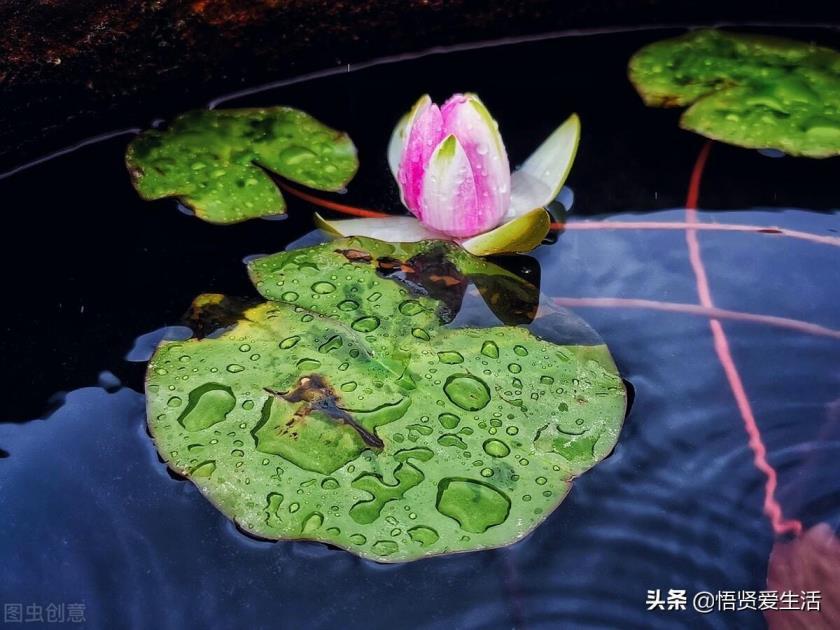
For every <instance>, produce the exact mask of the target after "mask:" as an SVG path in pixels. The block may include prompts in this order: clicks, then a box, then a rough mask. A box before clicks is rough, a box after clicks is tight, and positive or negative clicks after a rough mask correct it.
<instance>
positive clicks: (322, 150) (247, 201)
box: [126, 107, 359, 223]
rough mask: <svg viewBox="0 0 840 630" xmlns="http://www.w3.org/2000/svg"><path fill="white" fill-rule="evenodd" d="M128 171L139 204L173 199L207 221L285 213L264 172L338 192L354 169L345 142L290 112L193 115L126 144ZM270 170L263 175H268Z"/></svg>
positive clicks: (350, 148) (352, 155)
mask: <svg viewBox="0 0 840 630" xmlns="http://www.w3.org/2000/svg"><path fill="white" fill-rule="evenodd" d="M126 165H127V166H128V170H129V172H130V173H131V177H132V182H133V183H134V186H135V188H136V189H137V192H139V193H140V196H142V197H143V198H144V199H160V198H163V197H178V198H179V199H180V200H181V201H182V202H183V203H184V204H185V205H187V206H188V207H190V208H192V209H193V210H194V211H195V213H196V216H198V217H199V218H201V219H204V220H205V221H209V222H211V223H237V222H240V221H245V220H247V219H253V218H256V217H264V216H272V215H280V214H284V213H285V211H286V204H285V201H284V200H283V196H282V194H281V193H280V191H279V190H278V189H277V186H276V185H275V184H274V182H273V181H272V180H271V177H270V176H269V174H268V172H271V173H276V174H277V175H280V176H282V177H285V178H287V179H290V180H292V181H294V182H298V183H300V184H304V185H306V186H309V187H310V188H315V189H317V190H331V191H334V190H340V189H342V188H343V187H344V186H345V184H347V182H349V181H350V179H352V177H353V175H355V173H356V170H357V169H358V165H359V163H358V159H357V158H356V147H355V146H354V145H353V142H352V141H351V140H350V138H349V137H348V136H347V135H346V134H344V133H341V132H338V131H335V130H334V129H330V128H329V127H327V126H326V125H324V124H322V123H320V122H318V121H317V120H315V119H314V118H313V117H311V116H310V115H308V114H306V113H304V112H302V111H299V110H296V109H292V108H290V107H270V108H265V109H231V110H196V111H192V112H187V113H186V114H183V115H181V116H179V117H178V118H176V119H175V120H174V121H173V122H172V124H171V125H170V126H169V127H168V128H167V129H165V130H162V131H161V130H157V129H150V130H148V131H145V132H143V133H142V134H140V135H139V136H138V137H137V138H136V139H135V140H134V141H132V143H131V144H130V145H129V147H128V150H127V152H126ZM267 171H268V172H267Z"/></svg>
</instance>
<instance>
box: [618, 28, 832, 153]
mask: <svg viewBox="0 0 840 630" xmlns="http://www.w3.org/2000/svg"><path fill="white" fill-rule="evenodd" d="M629 74H630V80H631V81H632V82H633V84H634V85H635V86H636V89H637V90H638V91H639V93H640V94H641V96H642V98H643V99H644V101H645V103H647V104H648V105H653V106H660V107H686V106H688V109H687V110H686V111H685V112H684V113H683V115H682V118H681V123H680V124H681V126H682V127H684V128H685V129H689V130H691V131H695V132H697V133H699V134H702V135H704V136H707V137H709V138H714V139H716V140H721V141H723V142H728V143H731V144H735V145H738V146H743V147H750V148H774V149H779V150H781V151H784V152H785V153H789V154H791V155H803V156H808V157H827V156H831V155H838V154H840V53H838V52H837V51H834V50H831V49H829V48H822V47H819V46H814V45H812V44H808V43H805V42H798V41H794V40H789V39H781V38H775V37H765V36H758V35H745V34H738V33H728V32H723V31H717V30H700V31H692V32H690V33H688V34H686V35H683V36H680V37H676V38H673V39H667V40H663V41H659V42H655V43H653V44H650V45H648V46H646V47H644V48H642V49H641V50H640V51H638V52H637V53H636V54H635V55H634V56H633V57H632V59H631V60H630V65H629Z"/></svg>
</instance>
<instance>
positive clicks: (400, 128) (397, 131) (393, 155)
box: [388, 94, 432, 179]
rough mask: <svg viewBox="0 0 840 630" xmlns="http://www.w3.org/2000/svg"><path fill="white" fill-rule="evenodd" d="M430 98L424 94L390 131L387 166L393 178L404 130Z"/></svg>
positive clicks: (403, 142)
mask: <svg viewBox="0 0 840 630" xmlns="http://www.w3.org/2000/svg"><path fill="white" fill-rule="evenodd" d="M431 102H432V99H431V97H430V96H429V95H428V94H424V95H423V96H421V97H420V98H419V99H417V102H416V103H414V105H413V106H412V108H411V109H410V110H409V111H407V112H406V113H405V114H403V117H402V118H400V120H399V122H397V124H396V126H395V127H394V131H392V132H391V140H390V141H389V142H388V166H389V167H390V168H391V174H392V175H393V176H394V179H396V177H397V171H398V170H399V168H400V158H402V151H403V147H404V146H405V132H406V130H407V129H408V128H409V127H410V126H411V123H412V122H413V121H414V117H415V116H416V115H417V112H418V111H420V110H421V109H422V108H423V105H425V104H427V103H431Z"/></svg>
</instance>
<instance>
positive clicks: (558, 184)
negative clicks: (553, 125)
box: [505, 114, 580, 221]
mask: <svg viewBox="0 0 840 630" xmlns="http://www.w3.org/2000/svg"><path fill="white" fill-rule="evenodd" d="M579 141H580V118H578V115H577V114H572V115H571V116H569V117H568V118H567V119H566V121H565V122H564V123H563V124H562V125H560V126H559V127H558V128H557V129H555V130H554V133H552V134H551V135H550V136H549V137H548V138H547V139H546V140H545V142H543V143H542V144H541V145H540V146H539V147H538V148H537V150H536V151H534V152H533V153H532V154H531V157H529V158H528V159H527V160H525V163H524V164H522V167H521V168H520V169H519V170H517V171H516V172H515V173H514V174H513V175H512V176H511V198H510V209H509V210H508V212H507V214H506V215H505V220H506V221H510V220H511V219H513V218H515V217H518V216H520V215H522V214H524V213H525V212H528V211H529V210H533V209H534V208H543V207H545V206H547V205H548V204H549V203H551V202H552V201H553V200H554V198H555V197H557V195H558V194H560V189H561V188H563V183H564V182H565V181H566V177H568V175H569V171H570V170H571V169H572V163H573V162H574V161H575V155H576V154H577V148H578V142H579Z"/></svg>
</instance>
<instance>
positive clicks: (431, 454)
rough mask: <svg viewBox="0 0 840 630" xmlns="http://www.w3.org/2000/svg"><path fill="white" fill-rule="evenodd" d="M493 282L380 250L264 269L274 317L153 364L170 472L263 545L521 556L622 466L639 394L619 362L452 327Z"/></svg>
mask: <svg viewBox="0 0 840 630" xmlns="http://www.w3.org/2000/svg"><path fill="white" fill-rule="evenodd" d="M492 267H495V265H493V264H492V263H489V262H487V261H484V260H481V259H477V258H474V257H472V256H470V255H469V254H467V253H466V252H463V250H459V248H457V247H456V246H454V245H452V244H450V243H440V242H432V243H414V244H391V243H384V242H379V241H373V240H371V239H364V238H352V239H343V240H340V241H334V242H331V243H327V244H324V245H320V246H316V247H312V248H307V249H303V250H295V251H289V252H283V253H280V254H276V255H274V256H269V257H265V258H262V259H257V260H255V261H253V262H252V263H251V264H250V273H251V276H252V278H253V279H254V281H255V284H256V286H257V288H258V289H259V291H260V292H261V293H262V294H263V296H265V297H268V298H271V299H270V301H268V302H266V303H263V304H260V305H257V306H254V307H250V308H247V309H246V310H245V311H244V312H243V313H242V316H241V319H240V321H239V322H238V323H237V324H236V325H235V326H233V327H232V328H229V329H227V330H225V331H224V332H222V333H220V334H216V335H214V336H212V338H211V337H208V338H205V339H201V340H198V339H193V340H189V341H185V342H164V343H163V344H161V346H160V347H159V348H158V351H157V352H156V354H155V356H154V357H153V358H152V360H151V362H150V364H149V369H148V377H147V394H148V416H149V427H150V430H151V432H152V434H153V436H154V439H155V442H156V444H157V447H158V450H159V452H160V454H161V456H162V457H163V458H164V459H165V460H166V462H167V464H168V465H169V466H170V467H172V468H173V469H174V470H176V471H177V472H179V473H180V474H183V475H185V476H187V477H189V478H190V479H192V481H193V482H194V483H195V484H196V485H197V486H198V487H199V488H200V489H201V491H202V493H204V494H205V495H206V496H207V497H208V498H209V499H210V500H211V501H213V503H215V504H216V505H217V506H218V507H219V509H221V510H222V511H223V512H224V513H225V514H227V515H228V516H230V517H231V518H233V519H234V520H235V521H236V523H237V524H238V525H239V526H240V527H241V528H243V529H244V530H246V531H249V532H252V533H253V534H255V535H258V536H261V537H264V538H269V539H307V540H318V541H322V542H326V543H330V544H332V545H336V546H339V547H341V548H344V549H347V550H349V551H352V552H353V553H356V554H358V555H360V556H363V557H366V558H371V559H374V560H379V561H385V562H400V561H407V560H414V559H417V558H421V557H424V556H429V555H436V554H442V553H454V552H459V551H470V550H475V549H483V548H490V547H498V546H501V545H507V544H510V543H512V542H514V541H516V540H518V539H520V538H522V537H523V536H524V535H525V534H527V533H528V532H529V531H530V530H531V529H533V528H534V527H536V526H537V525H538V524H539V523H540V522H542V521H543V520H544V519H545V518H546V516H547V515H548V514H549V513H550V512H551V511H552V510H553V509H554V508H555V507H556V506H557V505H558V504H559V503H560V502H561V501H562V499H563V497H564V496H565V495H566V493H567V492H568V489H569V487H570V483H571V481H572V479H573V478H574V477H576V476H577V475H579V474H581V473H582V472H584V471H585V470H587V469H589V468H590V467H591V466H593V465H594V464H595V463H597V462H598V461H599V460H601V459H602V458H603V457H605V456H606V455H607V454H608V453H609V452H610V450H611V449H612V448H613V446H614V444H615V442H616V440H617V437H618V432H619V429H620V427H621V423H622V420H623V417H624V410H625V391H624V386H623V383H622V381H621V379H620V378H619V376H618V373H617V371H616V368H615V364H614V363H613V361H612V358H611V357H610V354H609V351H608V350H607V348H606V346H604V345H591V346H583V345H570V346H560V345H555V344H553V343H551V342H549V341H546V340H543V339H540V338H538V337H536V336H535V335H533V334H532V333H531V332H529V331H528V330H527V329H526V328H523V327H515V326H498V327H493V328H449V327H446V326H445V325H444V323H445V322H446V321H448V320H449V319H451V317H452V316H453V312H454V311H455V310H457V307H458V304H459V302H460V299H461V296H462V295H463V286H464V284H465V279H467V278H472V279H475V278H479V277H481V278H482V279H485V280H486V278H487V277H488V276H490V277H492V276H493V275H494V274H496V275H500V274H501V271H493V270H492V269H491V268H492ZM446 288H449V289H452V290H453V292H454V294H455V297H450V296H448V295H447V294H446ZM200 302H201V310H202V311H204V312H207V315H208V316H211V317H212V313H210V312H208V311H210V310H212V308H213V305H214V304H218V305H219V307H220V308H223V309H224V312H225V313H227V312H228V310H227V308H226V307H225V305H224V303H223V301H222V300H221V299H220V298H218V297H213V298H209V299H206V298H201V299H200ZM217 319H218V318H217ZM221 319H222V320H223V319H224V318H221Z"/></svg>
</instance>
